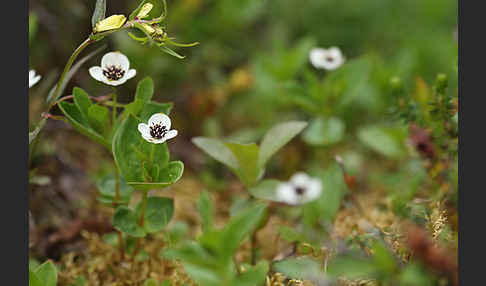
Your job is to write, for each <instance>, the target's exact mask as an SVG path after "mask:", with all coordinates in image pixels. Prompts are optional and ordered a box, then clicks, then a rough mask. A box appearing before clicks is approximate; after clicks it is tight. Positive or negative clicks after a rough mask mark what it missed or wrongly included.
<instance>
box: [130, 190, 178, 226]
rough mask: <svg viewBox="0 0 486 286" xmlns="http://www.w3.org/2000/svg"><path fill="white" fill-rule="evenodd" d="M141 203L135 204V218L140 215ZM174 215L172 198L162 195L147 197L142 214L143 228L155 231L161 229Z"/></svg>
mask: <svg viewBox="0 0 486 286" xmlns="http://www.w3.org/2000/svg"><path fill="white" fill-rule="evenodd" d="M142 203H143V202H140V203H139V204H138V205H137V209H136V213H137V218H140V217H141V209H142ZM173 215H174V200H172V199H169V198H162V197H148V198H147V207H146V210H145V216H144V224H143V227H144V230H145V232H146V233H155V232H159V231H161V230H163V229H164V228H165V227H166V226H167V224H169V221H170V220H171V218H172V216H173Z"/></svg>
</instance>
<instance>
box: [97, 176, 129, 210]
mask: <svg viewBox="0 0 486 286" xmlns="http://www.w3.org/2000/svg"><path fill="white" fill-rule="evenodd" d="M119 184H120V186H119V188H120V197H119V201H118V203H119V204H122V205H128V203H129V202H130V199H131V196H132V192H133V188H132V187H131V186H129V185H128V184H127V182H126V181H125V180H124V179H123V177H120V178H119ZM96 185H97V187H98V189H99V191H100V197H98V198H97V199H98V201H100V202H101V203H103V204H106V205H112V204H113V200H114V199H115V178H114V176H113V175H112V174H108V175H106V176H103V177H102V178H100V179H99V180H98V181H97V182H96Z"/></svg>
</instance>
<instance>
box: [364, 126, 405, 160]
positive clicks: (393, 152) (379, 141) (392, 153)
mask: <svg viewBox="0 0 486 286" xmlns="http://www.w3.org/2000/svg"><path fill="white" fill-rule="evenodd" d="M406 136H407V134H406V131H405V130H404V129H403V128H392V127H381V126H367V127H363V128H361V129H360V130H359V131H358V138H359V140H360V141H361V142H362V143H363V144H365V145H366V146H368V147H370V148H371V149H373V150H374V151H376V152H378V153H381V154H383V155H385V156H388V157H392V158H401V157H403V156H404V155H405V154H406V148H405V144H404V141H405V139H406Z"/></svg>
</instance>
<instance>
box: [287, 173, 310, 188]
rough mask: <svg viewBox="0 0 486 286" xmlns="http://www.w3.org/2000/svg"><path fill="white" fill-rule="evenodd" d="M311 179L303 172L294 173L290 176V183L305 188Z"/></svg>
mask: <svg viewBox="0 0 486 286" xmlns="http://www.w3.org/2000/svg"><path fill="white" fill-rule="evenodd" d="M310 181H311V178H310V177H309V176H308V175H307V174H306V173H303V172H299V173H296V174H294V175H293V176H292V178H290V183H291V184H292V185H294V186H297V187H302V188H305V189H307V188H308V186H309V183H310Z"/></svg>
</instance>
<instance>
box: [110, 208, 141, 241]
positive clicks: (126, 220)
mask: <svg viewBox="0 0 486 286" xmlns="http://www.w3.org/2000/svg"><path fill="white" fill-rule="evenodd" d="M113 226H114V227H115V228H116V229H117V230H119V231H121V232H124V233H126V234H128V235H131V236H134V237H144V236H145V231H144V230H143V228H142V227H141V226H140V225H139V224H138V218H137V215H136V213H135V212H134V211H133V210H131V209H130V208H128V207H126V206H120V207H118V208H116V210H115V215H114V216H113Z"/></svg>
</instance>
